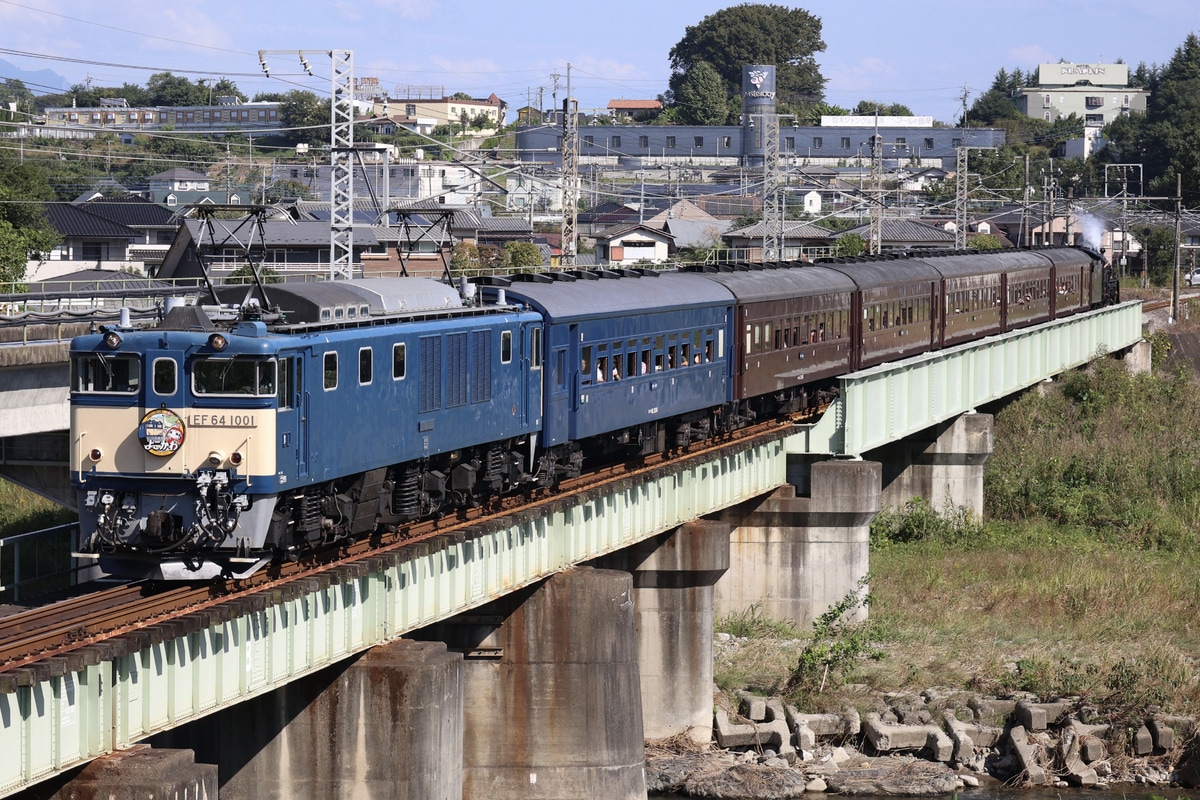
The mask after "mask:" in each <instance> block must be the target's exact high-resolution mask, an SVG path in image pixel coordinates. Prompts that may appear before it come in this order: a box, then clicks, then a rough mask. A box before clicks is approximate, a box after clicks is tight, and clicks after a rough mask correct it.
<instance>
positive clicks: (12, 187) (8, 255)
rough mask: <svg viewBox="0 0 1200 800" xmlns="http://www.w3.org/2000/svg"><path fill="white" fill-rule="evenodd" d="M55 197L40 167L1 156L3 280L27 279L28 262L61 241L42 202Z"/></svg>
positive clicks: (0, 274)
mask: <svg viewBox="0 0 1200 800" xmlns="http://www.w3.org/2000/svg"><path fill="white" fill-rule="evenodd" d="M53 199H54V190H53V189H52V188H51V187H50V184H49V183H48V182H47V180H46V175H45V173H44V172H43V171H42V170H41V168H39V167H36V166H33V165H32V164H21V163H18V162H17V161H16V160H13V159H11V158H8V157H0V283H12V282H20V281H22V280H24V278H25V264H26V261H27V260H29V259H31V258H32V259H38V258H41V257H42V256H44V255H45V254H46V253H48V252H49V251H50V250H51V249H52V248H53V247H54V246H55V245H56V244H58V242H59V235H58V232H57V231H56V230H54V228H53V227H51V225H50V223H49V222H48V221H47V220H46V212H45V209H44V207H43V205H42V203H43V201H46V200H53Z"/></svg>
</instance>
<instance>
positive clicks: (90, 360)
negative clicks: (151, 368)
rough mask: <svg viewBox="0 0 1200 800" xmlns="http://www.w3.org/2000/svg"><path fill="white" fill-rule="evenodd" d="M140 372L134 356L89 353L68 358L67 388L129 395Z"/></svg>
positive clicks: (91, 392)
mask: <svg viewBox="0 0 1200 800" xmlns="http://www.w3.org/2000/svg"><path fill="white" fill-rule="evenodd" d="M140 375H141V361H140V360H139V359H138V358H137V356H106V355H103V354H102V353H93V354H90V355H86V356H77V357H76V358H73V359H71V388H72V389H73V390H74V391H76V392H80V393H83V394H133V393H134V392H136V391H137V390H138V386H139V385H140V380H139V378H140Z"/></svg>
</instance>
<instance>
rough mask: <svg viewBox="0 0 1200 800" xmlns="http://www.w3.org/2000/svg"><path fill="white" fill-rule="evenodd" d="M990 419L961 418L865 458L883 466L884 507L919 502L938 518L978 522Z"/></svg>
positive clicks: (981, 416) (989, 447)
mask: <svg viewBox="0 0 1200 800" xmlns="http://www.w3.org/2000/svg"><path fill="white" fill-rule="evenodd" d="M992 426H993V417H992V415H991V414H975V413H970V414H962V415H960V416H958V417H955V418H954V419H950V420H947V421H945V422H943V423H941V424H940V425H936V426H934V427H932V428H929V429H928V430H924V431H921V432H920V433H917V434H914V435H912V436H909V437H907V438H904V439H901V440H900V441H897V442H893V443H892V444H889V445H886V446H884V447H880V448H879V449H877V450H874V451H872V452H871V453H869V454H868V455H869V456H870V457H871V458H872V459H874V460H876V461H879V462H880V463H881V464H882V465H883V474H882V477H883V506H884V508H897V509H902V508H904V506H905V505H906V504H907V503H908V501H910V500H912V499H914V498H916V497H922V498H924V499H925V500H926V501H928V503H929V505H930V507H931V508H933V510H934V511H937V512H939V513H944V512H946V511H948V510H956V509H959V508H965V509H967V510H969V511H970V512H971V513H972V514H974V516H975V518H976V519H982V518H983V468H984V464H985V463H986V462H987V460H988V458H989V457H991V455H992V449H993V439H992Z"/></svg>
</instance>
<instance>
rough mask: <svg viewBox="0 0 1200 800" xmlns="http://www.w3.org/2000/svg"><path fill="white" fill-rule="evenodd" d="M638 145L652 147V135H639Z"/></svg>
mask: <svg viewBox="0 0 1200 800" xmlns="http://www.w3.org/2000/svg"><path fill="white" fill-rule="evenodd" d="M638 147H646V148H648V147H650V137H649V136H639V137H638Z"/></svg>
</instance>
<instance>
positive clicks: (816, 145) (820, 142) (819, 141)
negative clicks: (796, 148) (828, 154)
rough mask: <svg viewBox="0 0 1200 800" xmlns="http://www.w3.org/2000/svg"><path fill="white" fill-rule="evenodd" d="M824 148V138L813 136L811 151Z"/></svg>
mask: <svg viewBox="0 0 1200 800" xmlns="http://www.w3.org/2000/svg"><path fill="white" fill-rule="evenodd" d="M824 146H825V137H823V136H814V137H813V144H812V149H813V150H820V149H821V148H822V147H824Z"/></svg>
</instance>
